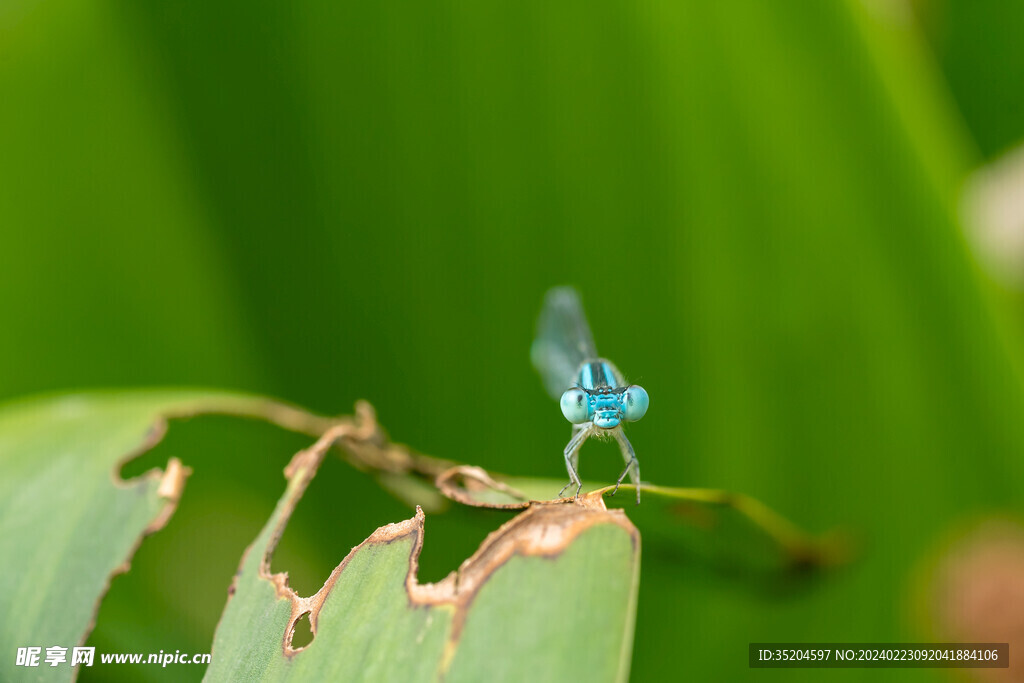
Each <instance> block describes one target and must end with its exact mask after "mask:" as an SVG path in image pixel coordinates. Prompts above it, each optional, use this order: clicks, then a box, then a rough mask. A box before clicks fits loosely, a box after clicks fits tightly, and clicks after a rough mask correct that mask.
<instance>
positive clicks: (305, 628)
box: [292, 612, 313, 650]
mask: <svg viewBox="0 0 1024 683" xmlns="http://www.w3.org/2000/svg"><path fill="white" fill-rule="evenodd" d="M312 642H313V625H312V624H310V623H309V612H303V613H302V614H300V615H299V618H298V619H296V620H295V624H294V625H292V649H293V650H301V649H302V648H304V647H306V646H307V645H309V644H310V643H312Z"/></svg>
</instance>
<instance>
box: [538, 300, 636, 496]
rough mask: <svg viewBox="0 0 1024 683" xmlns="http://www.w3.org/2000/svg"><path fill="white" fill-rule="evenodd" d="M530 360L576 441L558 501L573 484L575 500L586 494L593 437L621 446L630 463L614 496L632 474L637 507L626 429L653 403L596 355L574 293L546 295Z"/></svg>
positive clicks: (567, 453)
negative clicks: (583, 456) (584, 451)
mask: <svg viewBox="0 0 1024 683" xmlns="http://www.w3.org/2000/svg"><path fill="white" fill-rule="evenodd" d="M530 355H531V357H532V359H533V365H534V367H536V368H537V371H538V372H539V373H540V375H541V377H542V378H543V379H544V386H545V388H547V390H548V393H549V394H551V396H552V398H555V399H557V400H558V402H559V403H560V404H561V407H562V414H563V415H565V419H567V420H568V421H569V422H571V423H572V425H573V427H572V438H571V439H570V440H569V445H567V446H566V447H565V450H564V451H563V454H564V456H565V468H566V470H568V472H569V483H568V484H566V485H565V486H564V487H563V488H562V490H561V491H559V493H558V495H559V496H561V495H562V494H563V493H565V489H567V488H569V487H570V486H572V485H573V484H575V485H576V495H577V496H578V495H579V494H580V489H582V488H583V483H582V482H581V481H580V477H579V472H578V466H579V457H580V448H581V447H582V446H583V443H584V442H585V441H586V440H587V439H589V438H590V437H592V436H594V437H600V438H608V437H611V438H614V439H615V440H616V441H617V442H618V444H619V448H620V449H621V450H622V457H623V459H624V460H625V461H626V469H624V470H623V471H622V474H620V475H619V479H618V481H616V482H615V491H618V490H619V485H620V484H621V483H622V480H623V479H625V478H626V475H627V474H628V475H629V480H630V481H631V482H632V483H633V484H634V485H635V486H636V502H637V503H638V504H639V503H640V463H639V462H637V459H636V454H635V453H634V452H633V446H632V445H631V444H630V443H629V439H627V438H626V435H625V434H624V433H623V431H622V423H623V422H636V421H637V420H639V419H640V418H642V417H643V416H644V413H646V412H647V405H648V403H649V398H648V396H647V392H646V391H644V388H643V387H641V386H639V385H636V384H630V385H628V386H627V385H625V384H624V382H623V381H622V375H620V374H619V371H618V369H617V368H616V367H615V366H614V365H613V364H612V363H611V361H608V360H607V359H604V358H601V357H599V356H598V355H597V349H596V348H595V347H594V339H593V337H592V336H591V334H590V327H589V326H588V325H587V319H586V317H585V316H584V315H583V306H582V304H581V303H580V297H579V295H578V294H577V293H576V290H575V289H573V288H571V287H555V288H554V289H552V290H550V291H548V293H547V295H546V296H545V297H544V307H543V309H542V310H541V313H540V320H538V322H537V338H536V340H534V342H533V348H532V349H531V350H530ZM615 491H613V492H612V495H614V494H615Z"/></svg>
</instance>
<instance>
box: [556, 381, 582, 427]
mask: <svg viewBox="0 0 1024 683" xmlns="http://www.w3.org/2000/svg"><path fill="white" fill-rule="evenodd" d="M559 403H560V404H561V406H562V415H565V419H566V420H568V421H569V422H572V423H573V424H574V425H578V424H583V423H584V422H586V421H587V393H586V392H585V391H583V390H582V389H577V388H573V389H568V390H566V392H565V393H564V394H562V399H561V400H560V401H559Z"/></svg>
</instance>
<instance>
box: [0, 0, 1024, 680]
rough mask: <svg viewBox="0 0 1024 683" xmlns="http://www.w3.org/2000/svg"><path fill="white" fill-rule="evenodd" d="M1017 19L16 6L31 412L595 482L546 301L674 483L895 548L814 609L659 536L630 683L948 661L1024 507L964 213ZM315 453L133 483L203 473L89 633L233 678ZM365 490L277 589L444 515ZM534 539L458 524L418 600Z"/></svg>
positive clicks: (389, 6) (306, 583) (12, 219)
mask: <svg viewBox="0 0 1024 683" xmlns="http://www.w3.org/2000/svg"><path fill="white" fill-rule="evenodd" d="M1022 26H1024V6H1022V5H1020V4H1019V3H1008V2H1001V1H997V0H981V1H979V0H946V1H937V0H936V1H935V2H924V1H922V2H914V3H905V2H899V1H897V0H871V1H870V2H869V1H868V0H863V1H861V2H858V1H853V0H850V1H846V2H827V3H826V2H818V1H803V2H791V3H754V2H724V3H696V2H638V3H625V2H609V3H592V2H579V1H577V0H570V1H569V2H564V3H544V2H532V1H527V2H497V3H457V2H439V3H426V4H422V3H421V4H415V3H332V2H319V1H317V2H299V3H280V2H269V1H266V0H255V1H254V2H250V3H244V4H243V3H138V2H129V1H128V0H52V1H50V2H41V1H39V0H7V1H6V2H4V3H2V4H0V93H2V104H0V225H2V226H3V240H2V243H0V273H2V274H3V287H0V321H2V326H3V330H4V331H3V334H0V357H2V358H4V359H5V362H4V363H3V372H0V397H3V398H9V397H14V396H19V395H22V394H26V393H31V392H37V391H43V390H55V389H76V388H82V387H93V386H137V385H138V386H149V385H168V384H170V385H209V386H217V387H227V388H237V389H244V390H249V391H255V392H260V393H266V394H271V395H274V396H279V397H282V398H284V399H287V400H290V401H293V402H296V403H299V404H302V405H305V406H308V407H311V408H313V409H315V410H317V411H321V412H325V413H330V414H337V413H346V412H349V411H350V410H351V406H352V404H353V402H354V401H355V400H356V399H358V398H366V399H369V400H370V401H371V402H372V403H373V404H374V405H375V406H376V408H377V410H378V413H379V418H380V420H381V422H382V424H383V425H384V426H385V427H386V428H387V429H388V430H389V431H390V432H391V434H392V436H393V437H394V438H395V439H397V440H399V441H403V442H407V443H409V444H411V445H413V446H414V447H415V448H417V449H418V450H421V451H423V452H425V453H430V454H433V455H437V456H441V457H445V458H450V459H454V460H460V461H466V462H471V463H475V464H479V465H482V466H484V467H487V468H490V469H493V470H495V471H499V472H508V473H514V474H521V475H531V476H551V477H561V476H563V474H564V467H563V463H562V461H561V449H562V447H563V446H564V443H565V441H566V440H567V439H568V435H569V429H568V426H567V425H566V424H565V422H564V420H563V418H562V417H561V415H560V414H559V411H558V409H557V407H556V406H555V405H554V403H552V402H550V401H549V399H547V397H546V396H545V394H544V392H543V390H542V387H541V384H540V381H539V379H538V378H537V377H536V376H535V374H534V373H533V371H532V369H531V367H530V364H529V357H528V352H529V346H530V341H531V337H532V334H533V326H534V321H535V318H536V315H537V312H538V310H539V306H540V301H541V297H542V294H543V292H544V291H545V290H546V289H547V288H548V287H550V286H552V285H555V284H564V283H571V284H575V285H576V286H578V287H579V288H580V290H581V292H582V294H583V298H584V303H585V305H586V306H587V309H588V312H589V315H590V318H591V323H592V325H593V327H594V333H595V337H596V339H597V342H598V347H599V349H600V350H601V351H602V352H603V353H604V354H606V355H607V356H608V357H610V358H612V359H613V360H615V362H616V363H617V364H619V366H620V367H621V368H622V369H623V370H624V371H625V372H626V373H627V375H628V377H629V379H631V380H634V381H638V382H641V383H643V385H644V386H645V387H646V388H647V390H648V391H649V393H650V395H651V398H652V404H651V409H650V412H649V413H648V416H647V417H646V418H645V420H644V421H643V422H642V423H640V424H638V425H636V426H634V427H632V428H631V429H630V432H629V434H630V438H631V440H632V441H633V444H634V445H635V447H636V449H637V453H638V455H639V458H640V461H641V463H642V465H643V473H644V478H645V479H646V480H649V481H651V482H655V483H659V484H665V485H675V486H714V487H722V488H728V489H733V490H738V491H742V492H745V493H749V494H751V495H754V496H756V497H758V498H760V499H762V500H763V501H765V502H766V503H767V504H769V505H771V506H773V507H775V508H776V509H778V510H779V511H781V512H782V513H784V514H785V515H787V516H788V517H790V518H791V519H793V520H794V521H796V522H797V523H799V524H801V525H802V526H804V527H806V528H809V529H811V530H814V531H826V530H828V529H831V528H835V527H842V528H844V529H847V530H848V531H849V532H850V533H851V534H853V535H854V536H856V537H857V538H858V539H860V541H861V545H860V554H859V556H858V558H857V559H856V560H855V561H854V562H853V563H852V564H851V565H850V566H848V567H845V568H843V569H840V570H836V571H832V572H827V573H825V574H822V575H820V576H816V577H808V578H806V579H804V580H797V581H782V582H780V581H775V580H771V579H767V580H766V579H765V577H763V576H757V577H752V576H751V575H749V574H747V573H744V572H743V571H730V570H728V569H727V568H722V567H719V566H713V565H709V564H708V563H706V562H703V561H701V559H700V558H699V557H697V556H696V555H694V554H693V553H688V552H687V550H686V549H685V548H680V547H678V546H674V545H672V544H670V543H661V542H659V540H658V539H657V538H653V539H651V540H649V541H645V547H644V555H643V570H642V571H643V573H642V580H641V589H640V590H641V594H640V606H639V614H638V624H637V631H636V646H635V655H634V662H633V678H634V679H635V680H655V677H656V676H664V675H675V674H678V673H680V672H683V673H689V674H691V675H692V676H693V677H694V678H695V679H697V680H732V679H736V678H742V677H744V676H745V675H747V674H749V673H750V671H749V670H748V669H747V661H746V647H747V643H748V642H751V641H776V642H780V641H817V642H821V641H844V640H846V641H873V642H881V641H913V640H928V639H936V638H938V639H951V638H952V637H953V636H958V635H962V634H963V633H964V632H963V631H962V630H958V628H960V626H962V625H958V624H955V623H954V624H950V623H948V622H943V621H942V620H941V619H939V618H938V617H936V616H935V615H936V614H937V613H939V612H941V611H942V610H941V608H936V606H935V605H936V601H938V603H941V602H942V600H943V599H947V600H948V599H952V598H951V597H950V596H949V595H945V597H943V596H942V595H939V597H935V595H934V594H933V593H934V591H931V589H930V588H929V585H930V584H929V578H928V577H929V576H931V575H932V574H933V573H934V572H935V571H936V570H934V567H935V566H937V565H941V562H942V561H943V560H942V553H943V548H944V547H946V546H947V544H948V543H950V542H952V541H951V540H950V539H952V538H955V536H956V534H957V533H959V532H958V531H957V530H958V529H963V528H965V525H966V526H967V527H969V526H970V525H971V524H972V523H973V522H972V520H977V519H983V518H985V517H987V516H990V515H1004V516H1005V515H1008V516H1010V517H1013V516H1014V515H1016V514H1018V513H1020V511H1021V503H1020V501H1021V499H1022V493H1024V392H1022V388H1024V382H1022V373H1021V367H1022V364H1021V359H1022V353H1021V346H1020V343H1019V339H1020V332H1019V331H1020V327H1021V326H1020V321H1021V318H1022V317H1024V316H1022V315H1021V310H1024V308H1022V306H1021V300H1020V297H1019V295H1017V294H1013V293H1012V292H1009V291H1006V290H1004V289H1003V288H1002V286H1001V285H1000V284H999V283H998V282H997V281H996V280H994V279H993V278H991V277H989V275H988V274H987V272H986V269H985V267H984V265H983V264H982V263H980V262H978V260H977V259H975V257H974V256H973V255H972V253H971V251H970V249H969V248H968V246H967V245H968V240H966V239H965V237H964V233H963V226H962V225H961V221H960V219H959V216H960V209H959V205H960V193H961V189H962V187H963V184H964V182H965V179H966V178H967V177H968V176H969V174H970V173H971V171H972V170H973V169H975V168H977V167H978V166H979V165H981V164H984V163H986V162H988V161H990V160H992V159H995V158H996V157H997V156H998V155H999V154H1001V153H1002V152H1003V151H1005V150H1007V149H1009V148H1011V147H1012V146H1014V145H1015V144H1016V143H1017V142H1018V141H1020V140H1022V139H1024V117H1021V116H1020V112H1021V111H1022V106H1024V90H1022V89H1021V88H1020V84H1021V83H1022V82H1024V80H1022V79H1024V46H1022V43H1021V41H1020V39H1019V37H1020V30H1021V27H1022ZM225 444H230V447H228V448H225ZM304 444H305V441H304V440H303V439H299V438H296V437H294V436H289V435H284V434H282V433H280V432H278V431H276V430H273V429H270V428H268V427H263V426H254V425H246V424H241V423H239V422H238V421H232V420H227V419H214V418H210V419H198V420H194V421H190V422H188V423H187V424H184V425H181V426H180V429H174V430H172V432H171V435H170V436H169V438H168V440H167V441H166V442H165V443H164V444H161V446H159V447H158V449H157V450H156V451H155V452H154V453H151V454H149V455H147V456H145V458H144V459H143V460H142V461H141V462H139V463H134V464H133V465H131V466H130V467H129V471H128V474H131V473H133V472H139V471H142V470H143V469H145V468H146V467H149V466H159V465H161V464H162V463H164V462H166V459H167V457H169V456H171V455H177V456H179V457H181V458H182V460H184V461H185V462H186V464H188V465H190V466H192V467H193V468H194V470H195V474H194V475H193V477H192V479H191V481H190V483H189V485H188V487H187V488H186V492H185V497H184V499H183V501H182V504H181V507H180V509H179V511H178V514H177V515H176V516H175V517H174V518H173V520H172V521H171V523H170V524H169V526H168V527H167V528H166V529H165V530H164V531H162V532H160V533H159V534H157V535H155V536H153V537H152V538H150V539H148V540H147V542H146V543H145V544H144V545H143V547H142V549H141V550H140V552H139V554H138V555H137V557H136V558H135V562H134V563H133V569H132V571H131V572H130V573H129V574H127V575H125V576H122V577H119V578H117V579H116V580H115V581H114V582H113V585H112V589H111V592H110V595H109V596H108V599H107V601H106V602H105V603H104V605H103V608H102V610H101V613H100V615H99V624H98V628H97V631H96V633H95V634H94V635H93V636H92V638H91V640H90V643H91V644H94V645H96V646H97V647H98V648H99V649H101V650H103V651H125V652H128V651H156V650H159V649H163V650H165V651H167V650H171V651H173V650H174V649H181V650H182V651H201V652H205V651H207V650H208V649H209V643H210V641H211V640H212V633H213V628H214V626H215V623H216V619H217V617H218V615H219V614H220V611H221V609H222V607H223V601H224V599H225V597H226V590H227V585H228V583H229V582H230V578H231V575H232V573H233V572H234V570H235V568H236V566H237V562H238V558H239V556H240V554H241V552H242V550H243V549H244V547H245V546H246V545H247V544H248V543H249V542H250V541H251V540H252V538H253V537H254V536H255V534H256V532H257V530H258V529H259V527H260V526H261V524H262V523H263V521H264V520H265V519H266V517H267V515H268V514H269V512H270V510H271V509H272V506H273V504H274V503H275V502H276V500H277V497H278V495H279V494H280V492H281V491H282V490H283V479H282V477H281V468H282V467H283V466H284V464H285V463H286V462H287V460H288V458H289V456H290V454H291V453H292V452H294V451H295V450H296V449H298V448H301V447H302V446H303V445H304ZM581 467H582V472H583V474H584V476H585V477H586V478H588V479H597V480H602V479H605V480H610V479H611V478H613V476H614V475H616V474H617V473H618V472H619V467H620V461H619V456H618V454H617V453H616V452H615V450H614V449H613V448H602V447H601V446H590V445H588V447H587V449H585V450H584V452H583V457H582V462H581ZM367 482H368V480H367V478H366V477H365V476H364V475H361V474H359V473H356V472H352V471H351V470H350V469H349V468H347V467H346V466H345V465H343V464H342V463H340V462H337V461H335V462H332V463H328V465H327V466H325V468H324V471H323V472H322V473H321V476H320V477H318V479H317V480H316V482H315V483H314V486H313V488H312V490H311V491H310V493H309V495H308V496H307V499H306V500H305V501H304V503H303V505H302V506H300V508H299V511H298V518H297V519H295V520H293V522H292V524H291V525H290V527H289V530H288V534H287V535H286V537H285V541H284V547H283V548H282V549H281V552H280V553H279V554H278V556H277V558H276V559H275V567H274V568H275V569H277V570H283V569H288V570H289V571H290V572H291V573H292V576H293V583H294V584H295V585H296V587H297V588H298V589H299V592H300V593H303V594H309V593H312V592H314V591H315V590H316V589H317V588H318V587H319V585H320V583H321V582H322V580H323V578H324V577H326V576H327V574H328V572H329V571H330V568H331V567H333V566H334V565H335V564H337V562H338V561H340V560H341V558H342V557H343V556H344V554H345V553H346V552H347V550H348V549H349V548H350V547H351V546H353V545H355V544H356V543H358V542H359V541H360V540H362V539H363V538H364V537H365V536H366V535H368V534H369V533H370V532H371V531H372V530H373V529H374V528H375V527H376V526H378V525H379V524H383V523H385V522H388V521H394V520H397V519H400V518H403V517H407V516H409V511H408V509H407V508H406V507H405V506H403V505H402V504H400V503H398V502H396V501H394V500H392V499H390V498H388V497H387V496H386V495H385V494H383V493H381V492H380V491H379V490H377V488H376V487H375V486H373V485H370V484H368V483H367ZM643 514H644V513H643V511H642V510H640V511H638V512H637V513H636V519H637V523H638V525H639V526H640V528H641V532H643V531H644V519H643ZM504 519H506V516H503V515H498V514H497V513H494V514H485V515H483V516H481V515H480V514H479V513H474V514H466V513H462V512H453V513H451V514H448V515H435V516H432V517H430V518H429V519H428V522H427V530H428V531H427V538H426V547H425V550H424V570H423V571H424V574H425V578H426V579H438V578H440V577H441V576H443V575H444V574H445V573H447V572H448V571H449V570H451V569H454V568H455V567H457V566H458V564H459V562H460V561H461V560H462V559H463V558H464V557H466V556H467V555H468V554H469V553H470V552H472V549H473V548H474V547H475V545H476V544H477V543H478V542H479V541H480V540H481V539H482V538H483V536H484V535H485V534H486V533H487V532H488V531H489V530H490V529H493V528H494V527H496V526H497V524H499V523H500V522H501V521H502V520H504ZM940 592H941V591H940ZM953 597H955V596H953ZM1017 613H1018V614H1024V606H1021V609H1020V610H1017ZM982 622H984V619H983V620H982ZM1018 624H1019V622H1018ZM1020 632H1021V633H1024V625H1021V631H1020ZM967 633H969V634H971V633H973V634H977V631H969V632H967ZM986 637H988V638H989V639H992V640H996V639H998V640H1007V639H1010V634H1009V633H1007V634H1006V635H1005V636H1003V635H1002V632H998V633H995V634H989V635H987V636H986ZM568 640H571V634H569V635H568V637H567V641H568ZM46 645H49V644H46ZM567 656H571V650H569V649H568V647H567ZM92 673H93V675H95V672H92ZM103 673H104V676H115V675H116V676H122V677H124V679H125V680H132V679H137V678H140V677H144V678H155V679H159V680H170V678H169V677H171V676H173V677H181V676H183V675H190V676H199V675H201V673H202V672H201V671H199V672H183V670H182V669H181V668H178V669H175V670H174V671H173V673H171V672H168V671H167V670H152V671H151V670H147V669H145V667H136V668H131V667H120V668H119V669H118V670H116V671H115V670H113V669H111V670H109V671H104V672H103ZM833 673H835V674H836V676H835V677H836V678H842V679H843V680H858V679H860V678H861V676H862V675H863V673H862V672H857V673H853V674H849V675H845V676H844V675H841V674H838V673H837V672H833ZM798 674H806V675H804V676H799V675H798ZM756 676H757V677H758V678H761V679H765V680H791V679H806V680H820V677H821V672H815V671H803V672H794V671H792V670H789V671H759V672H758V673H757V674H756ZM942 677H944V675H943V674H939V675H937V674H935V673H934V672H928V671H917V672H908V671H906V670H888V671H879V672H872V678H873V679H877V680H901V681H903V680H934V679H935V678H942ZM86 678H88V677H86Z"/></svg>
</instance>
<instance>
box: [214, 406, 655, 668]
mask: <svg viewBox="0 0 1024 683" xmlns="http://www.w3.org/2000/svg"><path fill="white" fill-rule="evenodd" d="M359 429H360V428H359V427H358V426H356V427H352V426H346V427H342V428H340V429H339V430H335V433H333V434H332V433H328V434H326V435H325V436H324V437H322V438H321V439H320V441H319V442H318V444H317V445H316V446H314V447H313V448H311V449H309V450H308V451H304V452H302V453H299V454H298V455H297V456H296V457H295V458H294V459H293V461H292V464H291V465H290V466H289V468H288V474H289V483H288V487H287V489H286V491H285V494H284V496H283V497H282V499H281V501H280V502H279V503H278V506H277V508H276V510H275V511H274V514H273V516H272V517H271V519H270V521H269V522H268V524H267V525H266V527H265V528H264V529H263V531H262V533H261V534H260V535H259V537H258V538H257V539H256V541H255V543H254V544H253V546H252V547H250V548H249V550H248V552H247V553H246V557H245V560H244V561H243V564H242V566H241V568H240V570H239V573H238V575H237V578H236V581H235V584H234V586H233V588H232V598H231V600H230V601H229V603H228V607H227V609H226V610H225V613H224V616H223V618H222V620H221V623H220V625H219V626H218V629H217V635H216V638H215V640H214V645H213V655H214V658H213V663H212V664H211V666H210V669H209V670H208V671H207V677H206V678H207V680H215V681H217V680H282V679H285V678H290V677H294V678H295V679H296V680H344V681H354V680H368V681H377V680H402V681H417V680H439V679H441V678H443V679H444V680H446V681H478V680H492V681H493V680H509V681H519V680H530V679H536V678H546V679H552V680H554V679H559V678H564V679H566V680H572V679H576V678H581V679H587V680H597V681H601V680H625V679H626V677H627V675H628V671H629V663H630V658H631V654H632V634H633V624H634V618H635V610H636V594H637V583H638V578H639V550H640V537H639V534H638V532H637V531H636V529H635V527H633V525H632V524H631V523H630V522H629V521H628V519H626V517H625V515H624V514H623V513H622V512H621V511H609V510H607V509H606V508H605V506H604V505H603V503H602V502H601V499H600V497H597V498H596V499H593V500H590V501H587V502H582V503H580V504H568V505H561V504H554V505H538V506H533V507H530V508H529V509H527V510H526V511H525V512H523V513H521V514H520V515H518V516H517V517H515V518H514V519H512V520H511V521H509V522H508V523H506V524H504V525H503V526H502V527H501V528H500V529H498V530H497V531H495V532H493V533H492V534H491V535H490V536H488V538H487V539H486V540H485V541H484V543H483V544H482V545H481V547H480V548H479V550H477V552H476V553H474V555H473V556H472V557H471V558H469V559H468V560H467V561H466V562H464V563H463V564H462V566H461V567H460V568H459V570H458V571H457V572H453V573H451V574H450V575H449V576H448V577H446V578H445V579H444V580H442V581H440V582H438V583H436V584H420V583H419V581H418V580H417V558H418V557H419V553H420V549H421V547H422V544H423V542H424V523H425V515H424V514H423V512H422V510H420V509H417V513H416V516H415V517H413V518H411V519H408V520H405V521H403V522H399V523H397V524H389V525H387V526H384V527H381V528H379V529H377V531H376V532H374V533H373V534H372V535H371V536H370V537H369V538H368V539H366V541H364V542H363V543H362V544H360V545H359V546H357V547H356V548H354V549H353V550H352V552H350V553H349V555H348V556H347V557H346V558H345V559H344V560H343V561H342V562H341V564H340V565H338V567H337V568H336V569H335V570H334V572H333V573H332V574H331V576H330V577H329V578H328V579H327V581H326V582H325V584H324V586H323V588H321V589H320V591H319V592H317V593H316V594H315V595H313V596H311V597H300V596H298V595H296V594H295V593H294V591H292V590H291V588H290V587H289V586H288V583H287V574H280V573H279V574H271V573H270V562H271V556H272V554H273V551H274V548H275V546H276V544H277V540H278V539H279V538H280V537H281V534H282V533H283V531H284V527H285V525H286V524H287V522H288V518H289V516H290V515H291V513H292V511H293V510H294V508H295V505H296V503H297V502H298V500H299V499H300V498H301V496H302V493H303V492H304V490H305V488H306V486H307V485H308V484H309V482H310V480H311V479H312V478H313V476H314V475H315V473H316V470H317V467H318V466H319V464H320V461H321V460H322V458H323V457H324V454H325V453H326V451H327V448H328V447H329V446H330V444H331V443H332V442H333V441H334V440H335V439H338V438H343V436H344V435H346V434H347V433H348V432H349V431H358V430H359ZM304 618H308V619H309V623H310V626H311V629H312V631H313V634H314V639H313V641H312V643H311V644H309V645H308V646H306V647H303V648H293V647H292V635H293V632H294V628H295V624H296V623H297V622H298V621H299V620H301V619H304ZM568 652H571V653H572V656H567V654H566V653H568Z"/></svg>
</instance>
